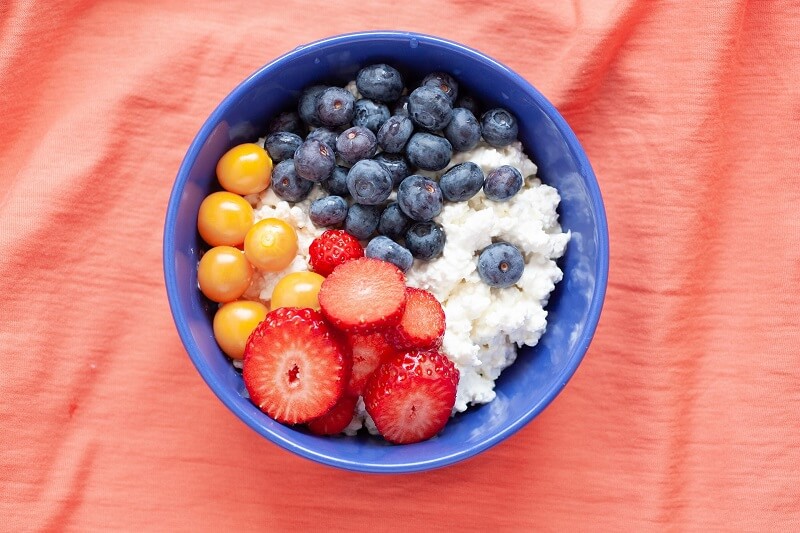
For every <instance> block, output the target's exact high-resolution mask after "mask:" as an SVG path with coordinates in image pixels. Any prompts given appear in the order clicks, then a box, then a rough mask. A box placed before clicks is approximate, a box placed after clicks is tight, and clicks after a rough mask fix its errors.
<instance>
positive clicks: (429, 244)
mask: <svg viewBox="0 0 800 533" xmlns="http://www.w3.org/2000/svg"><path fill="white" fill-rule="evenodd" d="M444 241H445V235H444V228H443V227H441V226H440V225H439V224H437V223H436V222H417V223H416V224H414V225H413V226H411V228H409V230H408V232H406V246H407V247H408V250H409V251H410V252H411V255H413V256H414V257H416V258H417V259H423V260H425V261H430V260H431V259H433V258H435V257H438V256H439V255H440V254H441V253H442V250H444Z"/></svg>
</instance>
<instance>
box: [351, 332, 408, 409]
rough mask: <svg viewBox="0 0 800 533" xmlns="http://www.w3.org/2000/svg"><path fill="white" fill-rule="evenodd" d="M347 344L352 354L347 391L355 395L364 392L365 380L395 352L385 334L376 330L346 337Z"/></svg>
mask: <svg viewBox="0 0 800 533" xmlns="http://www.w3.org/2000/svg"><path fill="white" fill-rule="evenodd" d="M348 345H349V346H350V350H351V351H352V354H353V371H352V373H351V374H350V383H349V385H348V386H347V391H348V392H349V393H350V394H354V395H356V396H359V395H361V394H362V393H363V392H364V387H366V386H367V380H368V379H369V377H370V376H371V375H372V373H373V372H375V369H377V368H378V366H380V364H381V363H382V362H383V361H385V360H387V359H389V358H390V357H392V356H394V355H396V354H397V352H396V351H395V349H394V346H392V344H391V343H390V342H389V341H388V340H386V336H385V335H384V334H383V333H382V332H380V331H378V332H375V333H365V334H362V335H359V334H353V335H350V336H349V338H348Z"/></svg>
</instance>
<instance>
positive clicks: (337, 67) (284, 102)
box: [164, 32, 608, 472]
mask: <svg viewBox="0 0 800 533" xmlns="http://www.w3.org/2000/svg"><path fill="white" fill-rule="evenodd" d="M376 62H386V63H389V64H392V65H394V66H396V67H397V68H398V69H400V70H401V72H402V73H403V74H404V76H405V78H406V81H407V82H411V83H413V81H414V79H415V78H416V79H418V78H420V77H422V76H423V75H425V74H427V73H428V72H431V71H434V70H444V71H447V72H450V73H451V74H453V75H454V76H455V77H456V79H457V80H458V81H459V83H460V91H464V92H467V93H469V94H472V95H473V96H474V97H476V98H477V99H478V100H479V101H480V102H481V103H482V105H483V107H484V108H485V109H488V108H489V107H493V106H503V107H506V108H507V109H509V110H510V111H511V112H512V113H514V114H515V115H516V116H517V117H518V119H519V123H520V132H519V137H520V140H521V141H522V143H523V145H524V146H525V148H526V151H527V153H528V155H529V156H531V158H532V159H533V160H534V162H536V163H537V165H538V166H539V176H540V177H541V178H542V180H543V181H544V182H545V183H548V184H550V185H553V186H554V187H556V188H557V189H558V191H559V192H560V194H561V198H562V200H561V204H560V208H559V213H560V220H561V223H562V226H563V228H564V229H566V230H569V231H570V232H571V233H572V237H571V240H570V243H569V245H568V248H567V252H566V254H565V256H564V257H563V258H562V260H561V261H560V265H561V266H562V269H563V270H564V273H565V275H564V279H563V280H562V281H561V283H559V284H558V285H557V287H556V290H555V292H554V293H553V294H552V295H551V298H550V303H549V306H548V312H549V317H548V329H547V331H546V333H545V335H544V336H543V337H542V339H541V341H540V342H539V344H538V345H537V346H536V347H534V348H523V349H521V350H519V356H518V358H517V361H516V363H515V364H514V365H512V366H511V367H510V368H508V369H507V370H506V371H504V373H503V375H502V376H501V378H500V380H499V381H498V382H497V387H496V392H497V398H496V399H495V400H494V401H492V402H491V403H489V404H487V405H484V406H480V407H477V408H472V409H470V410H469V411H468V412H467V413H464V414H461V415H458V416H456V417H455V418H454V419H453V420H451V421H450V423H449V424H448V425H447V427H446V428H445V430H444V431H443V432H442V433H441V434H440V435H439V436H437V437H436V438H434V439H431V440H429V441H426V442H423V443H419V444H414V445H408V446H390V445H387V444H385V443H383V442H382V441H381V440H380V439H373V438H364V437H356V438H344V437H337V438H327V437H325V438H323V437H316V436H313V435H310V434H307V433H305V432H303V431H302V430H296V429H292V428H289V427H286V426H283V425H282V424H279V423H277V422H275V421H273V420H271V419H270V418H269V417H267V416H266V415H264V414H262V413H261V412H260V411H259V410H258V409H257V408H256V407H255V406H253V405H252V404H251V403H250V402H249V401H248V400H247V399H246V398H245V397H243V396H242V392H243V391H244V384H243V382H242V378H241V376H240V374H239V373H238V372H236V371H235V370H234V368H233V367H232V365H231V364H230V362H229V361H228V359H227V358H226V357H225V356H224V355H223V354H222V352H221V351H220V350H219V348H218V347H217V344H216V342H215V341H214V336H213V333H212V330H211V318H212V316H213V311H212V309H211V307H210V306H209V304H208V303H207V302H206V301H204V299H203V298H202V297H201V295H200V292H199V291H198V290H197V276H196V265H197V261H198V260H199V255H198V253H199V251H200V250H201V249H202V246H203V243H202V241H201V240H200V238H199V236H198V234H197V231H196V214H197V210H198V208H199V205H200V202H201V201H202V200H203V198H204V197H205V196H206V195H207V194H208V192H209V190H210V189H211V188H212V187H213V186H214V181H215V166H216V162H217V160H218V159H219V157H220V156H221V155H222V154H223V153H224V152H225V151H226V150H227V149H228V148H230V147H231V146H233V145H235V144H238V143H240V142H244V141H252V140H254V139H256V138H257V137H258V136H259V135H260V134H263V131H264V129H265V125H266V123H267V122H268V120H269V119H270V118H271V117H272V116H274V115H275V114H276V113H278V112H280V111H282V110H284V109H286V108H287V107H289V106H292V105H294V104H295V102H296V100H297V97H298V95H299V92H300V91H301V90H302V89H303V88H304V87H306V86H308V85H310V84H313V83H319V82H327V83H337V84H344V83H346V82H348V81H350V80H352V79H354V77H355V74H356V72H357V71H358V69H359V68H361V67H362V66H365V65H368V64H371V63H376ZM607 239H608V236H607V228H606V221H605V214H604V211H603V206H602V200H601V198H600V192H599V189H598V187H597V183H596V180H595V178H594V175H593V173H592V170H591V168H590V166H589V164H588V161H587V160H586V157H585V155H584V153H583V150H582V149H581V148H580V145H579V144H578V142H577V140H576V139H575V137H574V135H573V134H572V132H571V130H570V129H569V127H568V126H567V125H566V123H565V122H564V121H563V119H562V118H561V117H560V115H558V113H557V112H556V111H555V109H554V108H553V107H552V106H551V105H550V104H549V103H548V102H547V101H546V100H545V99H544V97H543V96H542V95H541V94H539V93H538V92H537V91H536V90H535V89H534V88H533V87H531V86H530V85H529V84H528V83H527V82H526V81H524V80H523V79H521V78H520V77H519V76H517V75H516V74H514V73H513V72H512V71H510V70H508V69H507V68H506V67H504V66H502V65H500V64H498V63H496V62H494V61H493V60H491V59H489V58H487V57H485V56H483V55H481V54H479V53H477V52H475V51H473V50H471V49H468V48H465V47H463V46H460V45H457V44H454V43H451V42H448V41H444V40H441V39H437V38H433V37H429V36H424V35H418V34H410V33H399V32H374V33H367V34H353V35H347V36H339V37H335V38H331V39H327V40H325V41H320V42H317V43H312V44H310V45H307V46H305V47H300V48H298V49H296V50H294V51H293V52H291V53H289V54H287V55H285V56H283V57H281V58H280V59H278V60H276V61H274V62H273V63H271V64H269V65H267V66H265V67H264V68H262V69H261V70H259V71H258V72H256V73H255V74H253V75H252V76H251V77H250V78H248V79H247V80H245V81H244V82H243V83H242V84H241V85H240V86H239V87H237V88H236V89H235V90H234V91H233V92H232V93H231V94H230V95H229V96H228V97H227V98H226V100H224V101H223V103H222V104H220V106H219V107H218V108H217V109H216V110H215V111H214V113H213V114H212V115H211V117H210V118H209V119H208V121H207V122H206V123H205V125H204V126H203V128H202V129H201V131H200V133H199V134H198V136H197V137H196V139H195V141H194V143H193V144H192V146H191V147H190V149H189V152H188V153H187V155H186V158H185V160H184V161H183V164H182V166H181V168H180V171H179V174H178V177H177V180H176V183H175V186H174V188H173V192H172V197H171V199H170V204H169V208H168V214H167V221H166V226H165V235H164V267H165V278H166V284H167V292H168V296H169V300H170V306H171V308H172V312H173V316H174V318H175V322H176V325H177V327H178V331H179V333H180V336H181V338H182V340H183V342H184V344H185V346H186V349H187V351H188V353H189V355H190V356H191V358H192V360H193V362H194V364H195V365H196V367H197V369H198V370H199V372H200V374H201V375H202V377H203V378H204V379H205V380H206V382H207V383H208V385H209V386H210V387H211V388H212V390H213V391H214V392H215V393H216V394H217V396H218V397H219V398H220V399H221V400H222V401H223V402H224V403H225V404H226V405H227V406H228V407H229V408H230V409H231V410H232V411H233V412H234V413H235V414H236V415H237V416H239V417H240V418H241V419H242V420H243V421H244V422H245V423H247V424H248V425H249V426H250V427H252V428H253V429H255V430H256V431H258V432H259V433H261V434H262V435H264V436H265V437H267V438H269V439H270V440H272V441H273V442H275V443H277V444H279V445H281V446H284V447H285V448H287V449H289V450H291V451H293V452H295V453H298V454H300V455H302V456H305V457H308V458H311V459H314V460H317V461H320V462H323V463H326V464H330V465H333V466H338V467H342V468H347V469H352V470H361V471H372V472H400V471H415V470H424V469H430V468H434V467H440V466H444V465H447V464H451V463H453V462H456V461H458V460H461V459H464V458H466V457H469V456H471V455H474V454H475V453H477V452H479V451H481V450H483V449H486V448H488V447H489V446H491V445H493V444H495V443H497V442H499V441H500V440H502V439H504V438H505V437H507V436H508V435H510V434H512V433H513V432H515V431H516V430H517V429H519V428H520V427H522V426H523V425H524V424H525V423H527V422H528V421H529V420H530V419H531V418H533V417H534V416H535V415H536V414H537V413H539V412H540V411H541V410H542V409H543V408H544V407H545V406H546V405H547V404H548V403H549V402H550V401H551V400H552V399H553V398H554V397H555V396H556V395H557V394H558V392H559V391H560V390H561V389H562V388H563V387H564V386H565V385H566V383H567V381H568V380H569V378H570V377H571V375H572V374H573V372H574V371H575V369H576V367H577V366H578V364H579V363H580V361H581V359H582V358H583V354H584V352H585V351H586V348H587V347H588V344H589V342H590V340H591V337H592V335H593V333H594V330H595V327H596V324H597V320H598V318H599V313H600V308H601V306H602V301H603V297H604V294H605V286H606V274H607V269H608V240H607Z"/></svg>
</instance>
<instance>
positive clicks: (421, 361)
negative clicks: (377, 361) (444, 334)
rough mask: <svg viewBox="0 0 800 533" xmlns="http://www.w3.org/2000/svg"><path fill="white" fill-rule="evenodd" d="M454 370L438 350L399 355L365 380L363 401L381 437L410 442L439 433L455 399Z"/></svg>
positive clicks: (455, 375)
mask: <svg viewBox="0 0 800 533" xmlns="http://www.w3.org/2000/svg"><path fill="white" fill-rule="evenodd" d="M458 378H459V374H458V370H457V369H456V367H455V366H454V365H453V363H452V362H451V361H450V360H449V359H448V358H447V356H446V355H443V354H441V353H439V352H434V351H430V352H426V351H413V352H407V353H404V354H400V355H398V356H397V357H394V358H392V359H390V360H388V361H386V362H384V363H382V364H381V366H379V367H378V370H376V371H375V373H374V374H373V375H372V377H371V378H370V380H369V382H367V388H366V389H365V390H364V404H365V406H366V408H367V412H368V413H369V415H370V416H371V417H372V420H374V421H375V426H376V427H377V428H378V431H379V432H380V434H381V435H383V438H385V439H386V440H388V441H389V442H393V443H395V444H410V443H413V442H420V441H423V440H426V439H429V438H431V437H433V436H434V435H436V434H437V433H439V431H441V430H442V428H444V426H445V424H446V423H447V421H448V420H449V419H450V413H451V412H452V410H453V405H454V404H455V401H456V387H457V386H458Z"/></svg>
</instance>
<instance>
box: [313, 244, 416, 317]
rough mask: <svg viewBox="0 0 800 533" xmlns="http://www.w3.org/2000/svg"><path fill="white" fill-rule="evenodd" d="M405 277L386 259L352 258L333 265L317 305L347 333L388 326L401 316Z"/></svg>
mask: <svg viewBox="0 0 800 533" xmlns="http://www.w3.org/2000/svg"><path fill="white" fill-rule="evenodd" d="M405 279H406V278H405V275H404V274H403V272H402V271H401V270H400V269H399V268H397V267H396V266H394V265H393V264H391V263H388V262H386V261H382V260H380V259H373V258H371V257H362V258H360V259H353V260H350V261H347V262H346V263H342V264H341V265H339V266H337V267H336V268H335V269H334V270H333V272H331V274H330V275H329V276H328V277H327V278H325V281H324V282H322V287H321V288H320V290H319V296H318V298H319V305H320V307H321V308H322V313H323V314H324V315H325V318H327V319H328V321H330V323H331V324H333V325H334V326H335V327H337V328H339V329H341V330H344V331H347V332H349V333H369V332H371V331H377V330H380V329H386V328H390V327H393V326H396V325H397V323H398V322H399V321H400V317H402V316H403V309H405V306H406V287H405Z"/></svg>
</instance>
